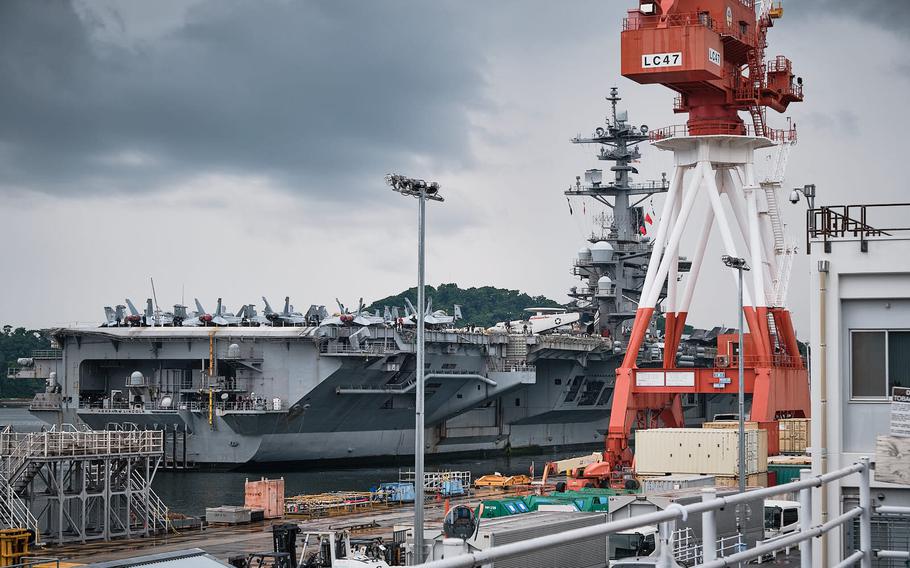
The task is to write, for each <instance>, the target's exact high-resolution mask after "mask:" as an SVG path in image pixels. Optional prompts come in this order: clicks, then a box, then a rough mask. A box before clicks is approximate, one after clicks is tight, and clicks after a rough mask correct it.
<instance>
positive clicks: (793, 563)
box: [42, 494, 799, 568]
mask: <svg viewBox="0 0 910 568" xmlns="http://www.w3.org/2000/svg"><path fill="white" fill-rule="evenodd" d="M499 496H502V494H500V495H499ZM486 497H489V494H488V495H486ZM479 500H480V498H479V497H478V496H472V497H470V498H466V499H461V500H454V499H453V500H452V502H451V503H452V505H455V504H458V503H459V502H467V503H469V504H471V505H472V506H473V505H475V504H476V503H478V502H479ZM443 511H444V504H443V503H441V502H436V501H432V502H430V503H428V506H427V512H426V520H427V523H428V525H430V526H433V525H435V526H437V527H438V526H441V524H442V517H443ZM413 515H414V508H413V506H408V507H396V508H382V509H375V510H372V511H365V512H361V513H358V514H356V515H349V516H338V517H329V518H322V519H315V520H302V521H298V522H300V523H301V528H302V530H303V531H308V530H312V531H319V530H331V529H339V528H346V527H348V526H350V525H354V524H361V523H363V524H367V523H375V524H376V525H378V527H377V528H373V529H370V530H366V531H360V532H357V533H356V534H354V535H353V536H355V537H375V536H381V537H383V538H384V539H385V540H391V537H392V529H393V527H394V525H396V524H409V523H410V522H411V520H412V519H413ZM275 522H281V521H266V522H260V523H252V524H248V525H239V526H233V527H208V528H206V529H204V530H198V529H197V530H192V531H185V532H182V533H180V534H171V535H168V536H164V537H160V538H148V539H135V540H130V541H127V540H120V541H113V542H95V543H88V544H85V545H73V546H67V547H53V548H49V549H47V550H46V551H44V552H43V553H42V555H43V556H53V557H59V558H60V559H61V560H67V561H74V562H85V563H88V562H101V561H107V560H119V559H123V558H130V557H134V556H141V555H144V554H153V553H160V552H170V551H175V550H182V549H187V548H201V549H203V550H205V551H206V552H208V553H209V554H212V555H213V556H215V557H217V558H220V559H222V560H227V559H228V558H229V557H231V556H235V555H241V554H249V553H251V552H263V551H266V552H267V551H271V550H272V530H271V527H272V525H273V524H274V523H275ZM761 566H769V567H774V568H798V567H799V551H798V550H796V549H794V550H793V551H792V552H791V553H790V554H784V553H781V554H779V555H778V556H777V557H776V558H774V559H773V560H770V561H768V562H765V563H763V564H762V565H761Z"/></svg>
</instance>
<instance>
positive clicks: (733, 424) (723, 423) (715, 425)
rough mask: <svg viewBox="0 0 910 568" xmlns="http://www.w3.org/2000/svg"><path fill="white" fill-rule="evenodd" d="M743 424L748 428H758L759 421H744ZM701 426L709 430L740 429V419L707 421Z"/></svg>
mask: <svg viewBox="0 0 910 568" xmlns="http://www.w3.org/2000/svg"><path fill="white" fill-rule="evenodd" d="M743 425H744V426H745V428H746V430H758V422H744V423H743ZM701 427H702V428H707V429H709V430H739V420H715V421H713V422H705V423H704V424H702V425H701Z"/></svg>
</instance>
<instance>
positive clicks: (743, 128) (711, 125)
mask: <svg viewBox="0 0 910 568" xmlns="http://www.w3.org/2000/svg"><path fill="white" fill-rule="evenodd" d="M703 135H719V136H758V137H764V138H767V139H768V140H770V141H771V142H774V143H776V144H780V143H784V142H790V143H792V142H796V127H795V126H794V127H790V128H768V127H765V131H764V132H756V131H755V128H754V127H753V126H752V125H751V124H741V125H740V124H732V123H730V122H727V121H701V122H699V123H697V124H696V125H694V126H692V127H691V128H690V127H689V125H688V124H673V125H670V126H664V127H663V128H658V129H656V130H652V131H651V132H650V133H649V134H648V136H649V137H650V139H651V141H652V142H659V141H661V140H667V139H669V138H677V137H686V136H703Z"/></svg>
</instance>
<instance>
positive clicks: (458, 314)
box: [452, 304, 464, 321]
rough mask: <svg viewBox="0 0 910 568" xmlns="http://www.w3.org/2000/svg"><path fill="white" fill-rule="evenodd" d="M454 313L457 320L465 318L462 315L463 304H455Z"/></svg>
mask: <svg viewBox="0 0 910 568" xmlns="http://www.w3.org/2000/svg"><path fill="white" fill-rule="evenodd" d="M452 313H453V314H454V315H455V321H458V320H460V319H464V316H463V315H461V306H459V305H458V304H455V308H454V309H453V310H452Z"/></svg>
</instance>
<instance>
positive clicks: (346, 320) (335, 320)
mask: <svg viewBox="0 0 910 568" xmlns="http://www.w3.org/2000/svg"><path fill="white" fill-rule="evenodd" d="M335 303H336V304H338V313H336V314H333V315H332V316H331V317H327V318H325V319H323V320H322V322H320V324H319V325H362V326H367V325H378V324H383V323H385V320H384V319H383V317H382V316H381V315H379V311H378V310H377V311H376V314H375V315H370V314H368V313H364V311H363V298H360V301H359V303H358V304H357V311H356V312H353V313H351V312H350V311H349V310H348V309H347V308H345V307H344V304H342V303H341V301H340V300H338V298H335Z"/></svg>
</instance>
